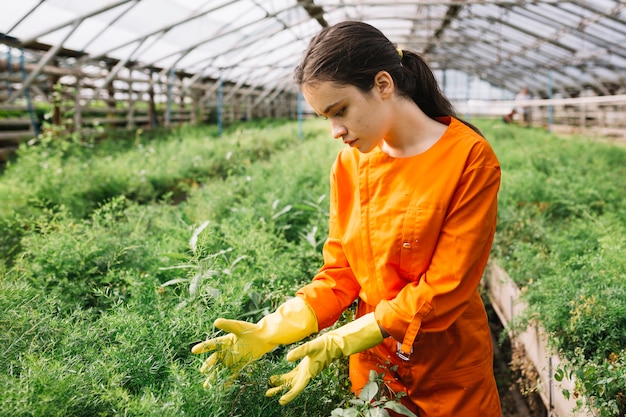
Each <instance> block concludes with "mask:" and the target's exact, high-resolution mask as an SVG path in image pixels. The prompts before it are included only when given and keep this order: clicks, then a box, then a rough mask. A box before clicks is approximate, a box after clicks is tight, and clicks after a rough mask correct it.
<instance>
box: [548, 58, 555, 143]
mask: <svg viewBox="0 0 626 417" xmlns="http://www.w3.org/2000/svg"><path fill="white" fill-rule="evenodd" d="M548 98H549V99H551V98H552V70H548ZM553 123H554V106H553V105H552V104H550V105H549V106H548V132H552V124H553Z"/></svg>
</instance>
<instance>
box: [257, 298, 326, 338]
mask: <svg viewBox="0 0 626 417" xmlns="http://www.w3.org/2000/svg"><path fill="white" fill-rule="evenodd" d="M258 325H259V326H260V329H261V332H262V333H263V334H264V338H265V340H267V341H268V343H271V344H272V345H274V347H276V346H278V345H288V344H291V343H295V342H299V341H300V340H302V339H304V338H305V337H307V336H309V335H311V334H313V333H315V332H317V331H318V325H317V316H316V315H315V312H314V311H313V309H312V308H311V306H310V305H309V304H308V303H307V302H306V301H304V300H303V299H302V298H300V297H294V298H291V299H289V300H288V301H286V302H285V303H283V304H281V305H280V306H279V307H278V308H277V309H276V311H275V312H273V313H272V314H269V315H267V316H265V317H263V318H262V319H261V320H260V321H259V323H258Z"/></svg>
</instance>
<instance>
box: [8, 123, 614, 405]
mask: <svg viewBox="0 0 626 417" xmlns="http://www.w3.org/2000/svg"><path fill="white" fill-rule="evenodd" d="M478 124H479V126H480V127H481V128H482V129H483V130H484V132H485V134H486V135H487V137H488V138H489V140H490V141H491V142H492V143H493V146H494V148H495V149H496V152H497V153H498V155H499V158H500V160H501V162H502V166H503V186H502V191H501V206H500V219H499V222H500V224H499V229H498V232H497V234H496V244H495V246H494V253H493V257H494V259H495V260H496V261H497V262H498V263H499V264H500V265H502V266H503V267H505V268H506V270H507V271H508V272H509V273H510V274H511V276H512V277H513V279H515V281H516V283H517V285H518V286H519V287H520V288H522V293H523V297H524V299H525V301H526V302H527V303H528V305H529V308H528V309H527V311H528V313H527V317H526V318H524V320H528V321H530V320H532V319H538V320H539V321H540V322H541V324H542V325H543V327H544V328H545V329H546V332H547V333H548V335H549V341H550V342H551V343H552V344H553V346H552V347H553V348H554V349H556V350H557V351H558V353H559V354H560V355H562V357H563V358H564V359H565V360H567V363H568V364H570V365H571V367H570V368H564V369H563V372H562V373H563V374H567V373H568V372H570V371H571V372H574V373H576V381H581V382H580V383H581V384H582V385H580V386H577V387H575V389H574V390H573V391H572V393H571V394H572V395H574V394H580V395H581V396H584V397H586V398H589V399H592V401H593V405H594V406H596V407H597V408H598V409H599V410H606V411H604V413H605V414H603V417H604V416H611V417H615V416H620V417H622V415H623V412H622V411H621V409H620V408H619V407H622V402H620V401H622V400H621V399H622V398H623V392H624V391H625V390H624V388H623V386H624V384H625V382H624V377H623V375H624V364H625V361H626V354H624V352H623V349H624V346H625V345H626V344H625V343H624V340H626V338H624V330H623V329H626V323H625V322H624V320H625V319H624V317H625V316H626V314H624V313H623V312H624V311H625V310H626V308H625V307H624V304H623V303H624V299H626V298H625V297H624V295H625V294H624V284H623V283H622V282H621V281H622V280H621V278H623V277H624V269H623V268H624V261H623V259H622V258H623V256H622V254H623V252H624V240H623V236H624V233H623V232H624V228H625V226H624V224H625V222H624V219H626V210H625V209H624V201H623V198H624V193H623V192H622V191H623V188H620V185H619V184H622V183H621V182H616V181H617V180H618V179H620V178H622V177H623V175H624V166H626V164H625V163H624V157H623V152H622V150H621V149H617V150H616V149H615V148H612V147H606V146H605V145H598V146H600V148H597V149H596V144H592V143H589V142H588V141H584V140H578V139H569V140H564V139H561V138H558V137H555V136H553V135H549V134H547V133H545V132H542V131H540V130H533V129H521V128H517V127H513V126H503V125H501V124H499V123H497V122H492V121H479V123H478ZM305 131H306V132H308V133H307V134H306V135H305V137H304V138H303V139H302V140H300V139H298V137H297V125H296V124H295V123H286V124H285V123H280V124H271V123H270V124H266V125H263V126H262V127H258V126H257V127H255V126H250V127H249V128H247V127H239V128H233V129H232V130H229V131H228V132H227V133H226V134H225V135H224V136H222V137H220V138H218V137H216V136H214V135H213V133H214V132H213V131H211V130H206V129H192V128H188V129H182V130H176V131H174V132H172V133H171V134H169V135H168V136H167V137H147V135H146V134H145V133H141V134H139V133H140V132H138V134H137V135H136V136H134V137H132V138H128V140H125V141H118V142H115V141H103V142H98V143H93V142H90V141H87V140H84V138H77V137H69V138H65V140H64V141H57V142H54V143H52V142H50V143H48V142H46V143H44V144H40V145H37V146H30V147H27V146H25V147H24V148H23V149H22V150H21V151H20V153H19V155H18V158H17V159H16V160H12V161H11V163H10V164H9V165H8V166H7V167H6V169H5V170H4V172H3V173H2V176H0V202H1V203H2V205H1V207H0V311H2V314H1V315H0V354H1V355H0V392H2V393H3V395H2V396H0V415H1V416H5V415H6V416H33V415H35V416H44V415H45V416H61V415H63V416H67V415H102V416H107V415H111V416H113V415H120V414H126V415H159V416H170V415H171V416H180V415H183V414H184V415H189V416H201V415H211V416H235V415H245V416H299V417H304V416H316V417H319V416H329V415H330V414H331V412H333V410H335V409H337V408H339V407H342V406H344V405H345V406H349V404H350V402H349V401H350V400H351V399H352V400H354V397H353V396H352V394H351V393H350V392H349V389H348V382H347V376H346V375H347V372H346V369H345V367H346V363H345V361H344V362H341V361H340V362H338V363H336V364H333V366H331V368H330V369H328V370H327V371H326V372H324V373H323V374H322V375H320V377H319V378H317V379H316V380H315V381H314V382H313V383H312V384H311V385H310V386H309V387H307V389H306V391H305V393H304V394H303V395H301V396H300V397H298V398H297V399H296V400H295V401H294V402H293V403H290V404H289V405H288V406H286V407H281V406H279V405H278V404H277V402H276V401H275V399H266V398H265V397H264V395H263V393H264V391H265V387H266V381H267V377H268V376H269V375H271V374H274V373H280V372H281V371H282V370H285V369H287V368H288V367H290V366H293V365H290V364H287V363H286V362H285V361H284V356H285V350H284V349H283V348H281V349H278V350H276V351H275V352H272V353H271V354H269V355H267V357H265V358H263V360H261V361H259V362H257V363H255V364H253V365H252V366H250V367H249V368H248V369H247V371H246V372H244V373H242V374H241V375H240V378H239V379H238V380H236V381H235V382H234V383H233V384H231V385H224V384H223V383H222V382H224V381H225V380H226V375H219V377H220V378H223V379H218V380H216V381H215V384H214V385H213V386H212V387H211V388H210V389H207V390H205V389H203V388H202V381H203V380H204V378H203V377H202V376H201V375H200V374H199V372H198V369H199V367H200V364H201V358H199V357H196V356H193V355H191V353H190V351H189V349H190V346H191V345H192V344H193V343H195V342H197V341H198V340H202V339H204V338H206V337H211V336H214V335H216V334H217V333H216V331H215V329H213V328H212V323H213V320H214V319H215V318H217V317H229V318H239V319H244V320H249V321H256V320H258V319H259V318H260V317H262V316H263V315H264V314H266V313H268V312H270V311H272V310H274V309H275V308H276V306H277V305H278V304H279V303H281V302H282V301H283V300H285V298H286V297H289V296H291V295H293V293H294V291H295V290H296V289H297V288H299V287H300V286H301V285H302V284H303V283H305V282H308V281H309V280H310V278H311V277H312V275H313V274H314V273H315V272H316V271H317V269H318V268H319V266H321V246H322V244H323V242H324V240H325V236H326V230H327V216H328V213H327V211H328V208H327V206H328V175H329V168H330V165H331V163H332V161H333V159H334V157H335V155H336V153H337V150H338V149H339V148H340V147H341V145H342V144H341V143H340V142H339V141H333V140H332V139H330V138H329V135H328V127H327V126H326V123H324V122H321V123H319V122H317V121H307V122H306V124H305ZM211 132H213V133H211ZM602 146H605V147H602ZM524 152H526V153H524ZM535 152H537V153H535ZM576 152H578V153H579V154H580V155H576ZM572 161H575V162H572ZM577 170H580V172H578V171H577ZM579 180H580V181H582V183H579V182H578V181H579ZM519 325H520V326H522V325H523V323H522V322H521V319H520V324H519ZM576 347H578V348H579V349H578V350H576V349H575V348H576ZM579 372H582V374H581V375H582V376H584V378H581V377H580V375H578V373H579ZM603 407H604V408H603ZM616 407H617V408H616ZM615 410H618V411H615ZM337 412H339V411H337ZM618 413H622V414H618Z"/></svg>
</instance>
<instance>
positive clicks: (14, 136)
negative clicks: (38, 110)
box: [0, 130, 35, 146]
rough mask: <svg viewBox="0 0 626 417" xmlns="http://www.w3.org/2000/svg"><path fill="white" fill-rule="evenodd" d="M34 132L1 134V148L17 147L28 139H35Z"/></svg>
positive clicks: (22, 131)
mask: <svg viewBox="0 0 626 417" xmlns="http://www.w3.org/2000/svg"><path fill="white" fill-rule="evenodd" d="M34 137H35V132H33V131H32V130H16V131H4V132H0V146H10V145H17V144H19V143H20V142H22V141H23V140H24V139H27V138H34Z"/></svg>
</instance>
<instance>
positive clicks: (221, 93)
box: [217, 77, 224, 136]
mask: <svg viewBox="0 0 626 417" xmlns="http://www.w3.org/2000/svg"><path fill="white" fill-rule="evenodd" d="M217 82H218V87H217V135H218V136H222V110H223V109H222V99H223V97H224V84H223V82H222V77H220V79H219V80H218V81H217Z"/></svg>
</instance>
